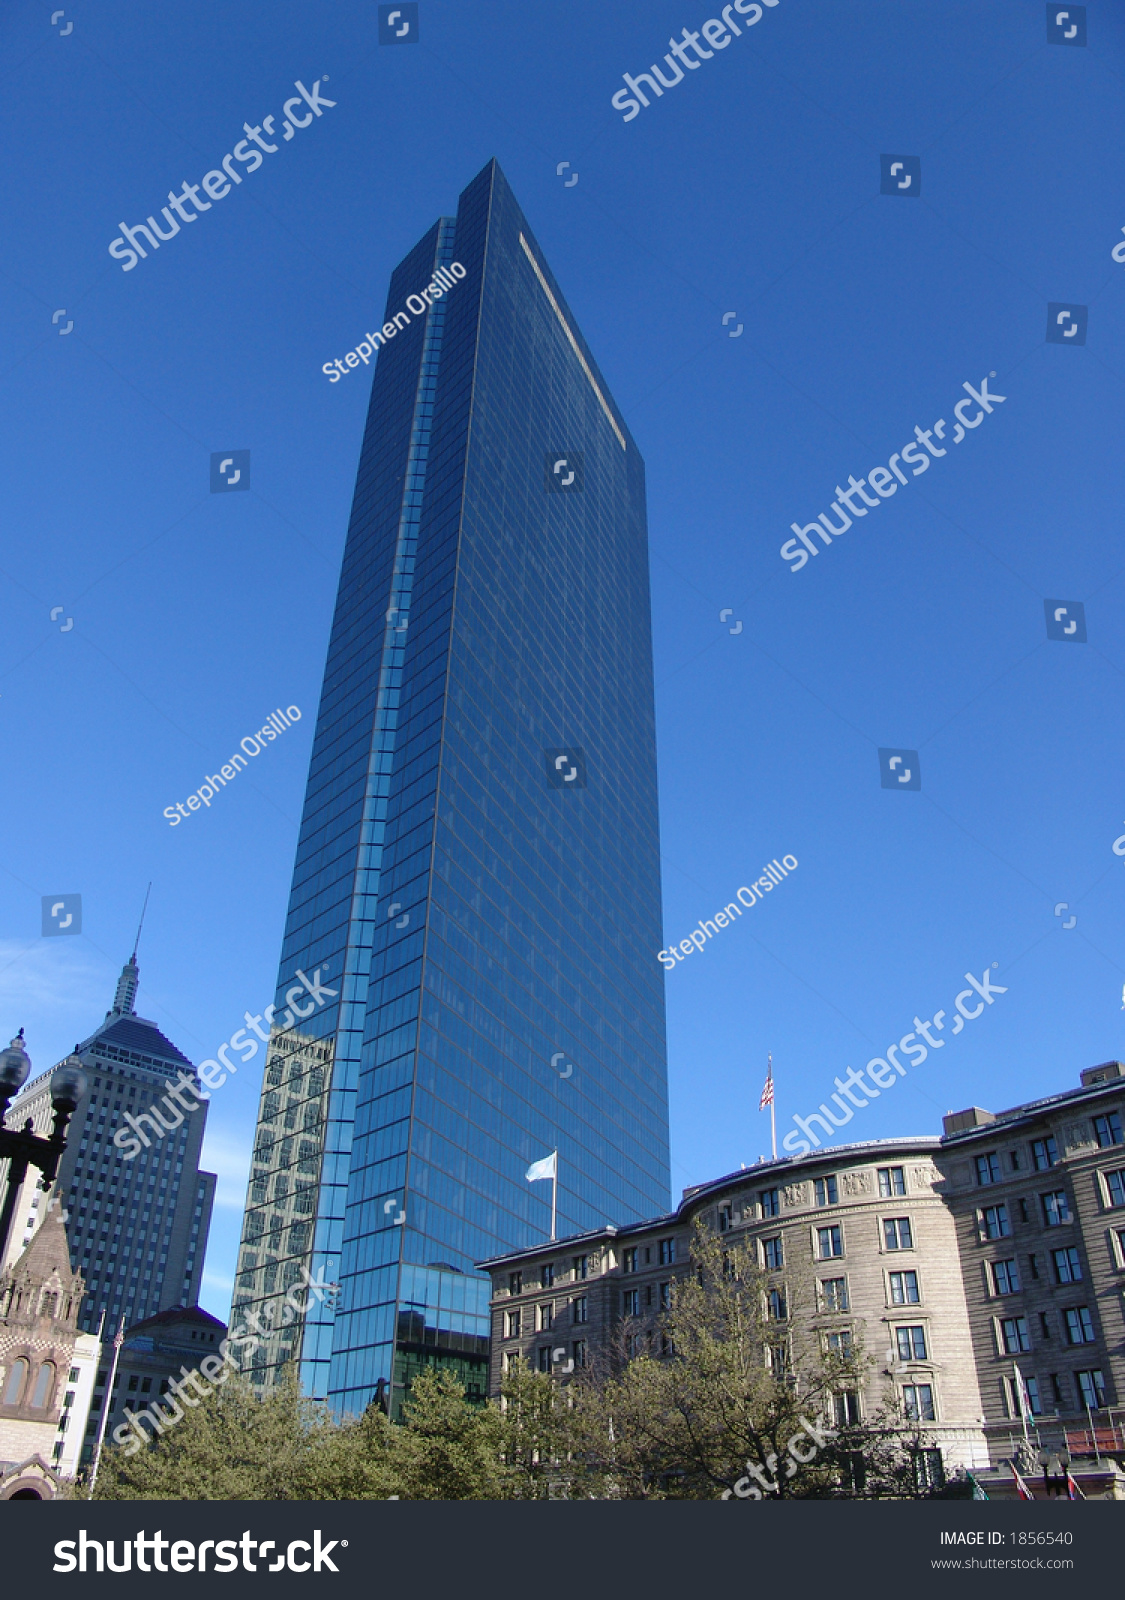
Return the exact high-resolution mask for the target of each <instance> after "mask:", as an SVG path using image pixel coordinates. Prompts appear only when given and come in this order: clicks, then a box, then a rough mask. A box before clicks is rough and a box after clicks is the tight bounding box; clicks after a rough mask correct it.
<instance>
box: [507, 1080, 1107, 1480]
mask: <svg viewBox="0 0 1125 1600" xmlns="http://www.w3.org/2000/svg"><path fill="white" fill-rule="evenodd" d="M1123 1124H1125V1066H1121V1065H1119V1064H1118V1063H1115V1062H1114V1063H1108V1064H1106V1065H1105V1066H1102V1067H1098V1068H1091V1069H1090V1070H1089V1071H1088V1072H1084V1073H1083V1074H1082V1087H1081V1088H1080V1089H1078V1090H1076V1091H1071V1092H1069V1093H1065V1094H1061V1095H1056V1096H1053V1097H1052V1098H1050V1099H1049V1100H1044V1101H1038V1102H1035V1103H1033V1104H1031V1105H1026V1106H1020V1107H1016V1108H1015V1109H1014V1110H1011V1111H1007V1112H1003V1113H1000V1114H996V1115H994V1114H993V1113H991V1112H985V1111H981V1110H979V1109H977V1108H974V1109H973V1110H970V1111H966V1112H958V1113H956V1114H954V1115H952V1116H949V1117H947V1118H946V1119H945V1131H944V1134H943V1136H942V1137H940V1138H938V1137H933V1136H931V1137H919V1138H910V1139H884V1140H878V1141H875V1142H872V1143H867V1144H850V1145H838V1146H834V1147H832V1148H830V1149H820V1150H817V1151H815V1152H813V1153H810V1154H807V1155H803V1156H797V1157H792V1158H786V1159H783V1160H776V1161H766V1162H759V1163H758V1164H757V1165H756V1166H754V1167H749V1168H744V1169H742V1170H741V1171H739V1172H736V1173H731V1174H730V1175H728V1176H727V1177H724V1178H720V1179H718V1180H717V1181H715V1182H712V1183H708V1184H702V1185H699V1186H697V1187H695V1188H692V1189H688V1190H686V1191H685V1193H684V1197H683V1200H682V1202H681V1204H680V1205H679V1207H678V1208H677V1210H676V1211H674V1212H672V1213H670V1214H669V1215H668V1216H665V1217H660V1218H657V1219H655V1220H653V1221H651V1222H645V1223H638V1224H631V1225H629V1226H625V1227H621V1228H614V1227H605V1228H602V1229H598V1230H596V1231H594V1232H592V1233H589V1234H585V1235H581V1236H579V1237H576V1238H572V1239H565V1240H560V1241H557V1242H555V1243H549V1244H542V1245H539V1246H535V1247H533V1248H529V1249H527V1250H522V1251H515V1252H512V1253H510V1254H508V1255H505V1256H502V1257H498V1258H496V1259H494V1260H491V1261H486V1262H484V1263H482V1270H485V1271H488V1272H489V1273H490V1275H491V1278H492V1286H493V1296H492V1355H491V1363H490V1386H489V1392H490V1394H491V1395H493V1396H496V1395H498V1394H499V1391H500V1382H501V1377H502V1374H503V1371H504V1370H505V1368H506V1366H507V1364H508V1363H509V1362H510V1360H511V1359H512V1358H513V1357H514V1356H515V1355H516V1354H520V1355H522V1356H523V1357H524V1359H525V1360H526V1361H527V1362H528V1363H529V1364H530V1365H531V1366H532V1367H533V1368H535V1369H537V1370H539V1371H544V1372H547V1371H550V1372H553V1373H555V1374H556V1375H557V1376H559V1377H561V1378H565V1377H566V1376H567V1375H568V1374H569V1373H571V1372H572V1371H574V1370H575V1368H577V1367H580V1366H582V1365H585V1364H588V1363H590V1362H594V1361H601V1362H613V1361H616V1360H620V1359H627V1357H628V1354H629V1353H630V1350H635V1349H637V1348H639V1346H640V1343H641V1342H645V1343H648V1344H649V1346H650V1348H654V1349H657V1350H659V1348H660V1339H661V1335H660V1311H661V1308H662V1306H664V1305H665V1304H666V1303H667V1297H668V1295H669V1293H670V1289H671V1285H672V1284H674V1282H675V1281H676V1278H677V1277H678V1276H681V1275H682V1274H683V1273H684V1272H685V1270H686V1269H687V1262H688V1253H689V1246H690V1239H691V1234H692V1230H693V1227H694V1225H695V1223H696V1221H697V1219H699V1220H702V1222H703V1223H704V1224H705V1225H706V1226H707V1227H708V1228H709V1229H711V1230H713V1231H716V1232H719V1233H721V1234H724V1235H729V1236H730V1238H731V1239H732V1240H747V1241H749V1242H750V1243H751V1244H752V1246H753V1248H754V1251H755V1254H756V1256H757V1259H758V1262H759V1265H760V1266H761V1267H762V1268H763V1269H765V1270H766V1271H768V1272H769V1274H770V1276H771V1280H772V1281H773V1282H774V1283H776V1285H777V1287H778V1289H779V1290H780V1291H782V1294H783V1296H784V1306H783V1309H784V1311H785V1313H786V1320H785V1321H784V1322H779V1329H780V1330H783V1329H784V1328H785V1327H794V1326H796V1325H797V1323H798V1321H799V1322H800V1325H801V1326H802V1328H803V1329H811V1330H812V1331H813V1332H816V1333H819V1334H820V1335H821V1336H822V1337H824V1338H825V1339H826V1340H828V1339H830V1338H831V1337H832V1336H833V1335H839V1334H850V1336H851V1338H852V1340H853V1342H859V1341H862V1345H863V1347H864V1350H865V1352H866V1353H867V1354H868V1355H870V1356H873V1357H875V1362H876V1364H875V1366H874V1367H873V1368H872V1369H871V1372H870V1376H869V1378H868V1381H867V1383H866V1384H865V1386H864V1389H863V1392H862V1393H861V1394H859V1395H858V1396H855V1397H852V1398H849V1397H846V1396H841V1397H840V1399H839V1401H838V1411H839V1415H840V1416H841V1417H843V1416H845V1415H847V1414H849V1408H850V1409H851V1412H852V1413H853V1414H854V1410H855V1409H856V1408H858V1410H859V1411H860V1413H861V1414H864V1413H866V1414H870V1413H871V1411H873V1410H874V1408H875V1407H876V1406H877V1405H878V1404H879V1402H880V1400H882V1399H883V1398H884V1396H885V1394H886V1392H887V1390H888V1388H893V1390H894V1392H895V1393H896V1395H897V1398H898V1400H899V1402H900V1404H901V1405H902V1406H903V1409H904V1411H905V1412H906V1414H907V1415H913V1416H916V1417H917V1418H918V1420H919V1421H920V1423H921V1424H922V1426H923V1428H924V1431H925V1432H926V1433H927V1434H928V1435H929V1436H930V1437H931V1438H932V1439H933V1440H934V1442H935V1444H936V1445H937V1446H938V1447H939V1448H940V1449H941V1451H942V1457H943V1463H944V1467H945V1469H946V1471H947V1472H948V1471H955V1470H957V1469H958V1468H972V1469H973V1470H976V1471H979V1470H980V1469H982V1468H984V1467H986V1466H987V1464H988V1462H989V1461H990V1460H992V1459H1007V1457H1009V1456H1011V1455H1012V1454H1013V1453H1016V1451H1017V1448H1018V1447H1019V1445H1020V1443H1021V1441H1022V1436H1023V1419H1022V1417H1021V1416H1020V1414H1019V1411H1018V1402H1017V1400H1016V1395H1015V1390H1014V1389H1013V1382H1014V1381H1015V1366H1016V1365H1019V1368H1020V1373H1021V1376H1022V1377H1023V1379H1024V1382H1025V1384H1026V1394H1027V1402H1028V1405H1029V1407H1030V1410H1031V1413H1032V1415H1031V1417H1030V1419H1029V1441H1030V1443H1031V1444H1033V1445H1036V1446H1038V1445H1044V1446H1051V1447H1052V1448H1054V1447H1056V1445H1057V1447H1058V1448H1066V1447H1067V1445H1068V1442H1069V1448H1070V1449H1071V1451H1072V1453H1075V1454H1078V1453H1081V1441H1080V1439H1079V1438H1078V1434H1077V1432H1076V1430H1077V1429H1079V1428H1081V1427H1085V1426H1086V1423H1087V1417H1086V1411H1085V1403H1086V1399H1087V1398H1088V1399H1089V1400H1090V1402H1091V1413H1097V1416H1096V1418H1095V1417H1093V1416H1092V1417H1091V1419H1090V1420H1091V1421H1094V1420H1096V1421H1097V1422H1098V1424H1099V1436H1098V1437H1099V1446H1100V1448H1101V1449H1103V1450H1104V1451H1105V1453H1106V1454H1111V1453H1112V1451H1111V1450H1110V1449H1109V1448H1108V1446H1109V1444H1110V1443H1114V1442H1115V1448H1117V1449H1118V1451H1119V1453H1120V1454H1123V1455H1125V1430H1123V1429H1121V1428H1120V1426H1119V1425H1118V1423H1117V1422H1115V1420H1114V1415H1113V1412H1112V1409H1111V1408H1112V1407H1113V1406H1114V1405H1115V1404H1116V1403H1117V1401H1118V1400H1119V1399H1121V1398H1122V1397H1123V1396H1125V1145H1123V1144H1122V1142H1121V1141H1122V1137H1123V1135H1122V1127H1123ZM1049 1141H1050V1142H1049ZM982 1161H983V1165H981V1164H980V1163H981V1162H982ZM994 1173H995V1176H994ZM1060 1197H1061V1198H1060ZM997 1206H1002V1207H1004V1208H1006V1209H1005V1210H1004V1211H1003V1212H997V1211H996V1209H995V1208H996V1207H997ZM1003 1228H1006V1229H1007V1231H1006V1232H1005V1231H1000V1230H1002V1229H1003ZM992 1234H995V1237H992V1236H990V1235H992ZM1060 1252H1061V1254H1060ZM1009 1263H1011V1265H1009ZM1083 1375H1084V1376H1083ZM1035 1434H1038V1436H1039V1437H1038V1439H1036V1438H1035V1437H1034V1435H1035ZM1110 1434H1112V1440H1111V1438H1110ZM1118 1435H1120V1438H1118ZM1025 1459H1026V1457H1025Z"/></svg>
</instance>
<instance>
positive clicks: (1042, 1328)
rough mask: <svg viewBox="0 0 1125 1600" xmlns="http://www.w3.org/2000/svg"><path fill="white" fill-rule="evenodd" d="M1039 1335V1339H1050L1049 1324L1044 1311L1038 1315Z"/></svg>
mask: <svg viewBox="0 0 1125 1600" xmlns="http://www.w3.org/2000/svg"><path fill="white" fill-rule="evenodd" d="M1039 1333H1040V1337H1041V1338H1044V1339H1049V1338H1050V1337H1051V1324H1050V1322H1049V1320H1048V1318H1047V1313H1046V1312H1045V1311H1041V1312H1040V1313H1039Z"/></svg>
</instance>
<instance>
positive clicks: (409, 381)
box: [234, 163, 670, 1411]
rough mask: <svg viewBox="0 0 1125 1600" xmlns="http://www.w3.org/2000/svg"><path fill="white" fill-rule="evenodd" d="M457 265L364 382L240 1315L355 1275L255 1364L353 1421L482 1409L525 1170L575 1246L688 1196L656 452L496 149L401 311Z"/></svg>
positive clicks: (521, 1219) (520, 1236)
mask: <svg viewBox="0 0 1125 1600" xmlns="http://www.w3.org/2000/svg"><path fill="white" fill-rule="evenodd" d="M454 263H456V264H457V265H458V268H459V269H460V268H463V269H464V276H460V275H459V272H458V274H455V277H457V278H458V281H456V282H455V283H454V284H453V285H452V287H450V288H449V289H448V292H446V293H443V294H442V296H441V297H440V298H436V297H435V300H434V304H433V305H432V307H430V308H429V309H423V311H422V312H421V313H420V314H417V315H413V316H411V317H410V320H409V322H408V324H407V325H403V323H404V322H405V318H404V319H403V320H402V322H400V325H399V331H398V332H397V333H396V335H395V336H394V338H392V339H390V340H388V342H387V343H386V345H385V346H384V347H383V348H382V349H381V350H380V352H379V356H378V361H377V364H376V367H375V372H374V378H373V386H372V396H371V405H370V410H369V413H368V420H367V427H366V431H365V436H364V442H363V449H362V454H361V459H360V467H359V474H358V480H357V484H356V493H355V500H354V504H353V510H352V519H351V525H350V528H349V533H348V541H347V547H346V550H345V555H344V563H343V571H342V575H341V582H340V590H339V594H338V598H337V605H336V614H335V618H334V622H333V629H332V637H331V642H330V645H329V652H328V662H327V667H326V672H325V681H324V689H323V693H322V698H321V704H320V711H319V716H318V721H317V729H316V735H315V740H314V746H313V754H312V761H311V766H310V773H309V783H308V791H307V794H306V800H305V810H304V817H303V821H302V828H301V835H300V842H299V845H298V851H297V861H296V867H295V871H294V880H293V891H292V897H291V901H290V907H289V915H288V921H287V926H286V934H285V942H284V947H283V951H282V960H281V970H280V974H279V977H280V985H279V990H278V1001H277V1008H278V1012H279V1014H280V1013H281V1011H282V1007H283V1005H284V1003H285V1002H284V998H283V997H284V995H285V992H286V990H287V989H288V988H289V987H290V986H291V985H292V983H293V982H294V974H295V973H296V971H297V969H298V968H299V969H301V970H302V971H304V972H306V973H308V974H310V976H311V975H312V974H313V972H314V969H316V968H321V969H322V981H323V982H326V983H329V984H330V985H331V986H332V987H333V988H334V989H337V990H338V991H339V994H338V997H336V998H334V999H331V1000H329V1002H328V1003H327V1004H326V1005H325V1006H323V1007H322V1008H321V1009H320V1010H318V1011H317V1012H316V1013H315V1014H314V1015H312V1016H309V1017H308V1018H307V1020H303V1021H302V1022H301V1023H300V1024H298V1025H297V1027H291V1028H290V1029H289V1030H288V1031H287V1032H286V1031H280V1030H278V1029H277V1028H275V1030H274V1036H273V1039H272V1041H271V1051H270V1061H269V1063H268V1065H267V1082H266V1084H264V1085H263V1100H262V1107H261V1112H260V1117H259V1129H258V1137H257V1141H256V1145H255V1154H254V1167H253V1171H252V1175H251V1189H250V1197H249V1202H248V1209H247V1217H246V1223H245V1226H244V1233H243V1244H242V1253H241V1257H240V1262H239V1274H238V1279H237V1283H236V1289H235V1299H234V1315H235V1319H236V1321H237V1320H238V1317H239V1313H240V1311H241V1312H242V1313H243V1314H245V1312H246V1311H247V1310H249V1311H250V1312H251V1313H252V1314H255V1315H256V1316H257V1318H258V1320H259V1321H260V1322H261V1323H262V1324H263V1325H264V1326H267V1327H270V1326H272V1324H271V1322H270V1312H269V1309H268V1306H269V1300H270V1295H271V1293H273V1292H275V1291H276V1290H278V1289H280V1288H282V1287H285V1286H287V1285H288V1284H290V1283H292V1282H294V1281H296V1280H298V1279H300V1278H301V1274H302V1269H303V1268H304V1269H307V1270H308V1271H310V1272H311V1273H312V1275H313V1276H314V1277H316V1276H321V1277H322V1278H323V1279H326V1280H327V1281H329V1282H332V1283H337V1284H338V1285H339V1290H338V1292H337V1293H336V1294H334V1295H331V1296H329V1297H328V1298H326V1299H325V1300H324V1301H323V1302H322V1303H319V1304H315V1303H314V1305H313V1306H312V1307H310V1310H309V1312H308V1314H307V1316H305V1317H304V1318H303V1319H302V1320H299V1321H298V1322H296V1323H291V1324H290V1325H289V1326H286V1327H285V1328H283V1329H279V1330H278V1331H277V1332H276V1334H275V1335H274V1336H271V1337H270V1338H269V1339H267V1340H266V1341H265V1343H264V1345H263V1349H262V1352H261V1358H262V1361H263V1368H262V1371H261V1376H262V1377H263V1379H268V1377H269V1376H270V1375H271V1374H272V1373H273V1372H275V1371H276V1370H277V1363H278V1362H280V1361H282V1360H284V1359H285V1358H286V1357H287V1356H288V1355H289V1354H295V1355H299V1358H300V1361H301V1370H302V1377H303V1380H304V1382H305V1385H306V1387H307V1388H308V1389H309V1391H310V1392H312V1393H315V1394H318V1395H324V1396H326V1397H328V1398H329V1399H330V1400H331V1401H332V1403H333V1405H334V1406H336V1407H337V1408H338V1409H340V1410H342V1411H359V1410H361V1409H362V1408H363V1407H364V1406H365V1405H366V1404H367V1403H369V1401H370V1400H371V1399H372V1398H373V1397H375V1396H376V1395H379V1396H382V1397H385V1398H387V1399H388V1401H389V1403H390V1404H391V1407H392V1409H397V1405H398V1404H399V1403H400V1401H401V1398H402V1394H403V1391H404V1389H405V1387H406V1386H407V1385H408V1384H409V1382H410V1379H411V1377H412V1376H413V1374H414V1373H415V1372H416V1371H417V1370H419V1368H420V1366H422V1365H424V1364H426V1363H429V1362H434V1361H439V1362H441V1363H443V1364H447V1365H451V1366H453V1367H454V1368H455V1370H456V1371H457V1372H458V1374H459V1375H460V1376H461V1378H462V1380H463V1381H464V1382H465V1383H466V1385H467V1387H468V1388H469V1390H470V1392H473V1391H474V1390H475V1391H477V1392H479V1393H480V1394H481V1395H482V1396H483V1394H484V1393H485V1392H486V1387H487V1334H488V1297H489V1282H488V1279H487V1278H486V1277H485V1276H484V1275H482V1274H478V1273H476V1272H475V1270H474V1263H475V1262H476V1261H478V1260H481V1259H483V1258H485V1257H488V1256H493V1255H496V1254H498V1253H500V1252H502V1251H504V1250H507V1249H512V1248H517V1247H521V1246H525V1245H528V1244H531V1243H533V1242H534V1241H536V1240H537V1239H541V1238H546V1237H547V1235H548V1232H549V1227H550V1201H551V1185H550V1183H549V1182H544V1183H537V1184H534V1185H532V1184H528V1183H527V1182H526V1181H525V1178H524V1173H525V1171H526V1169H527V1167H528V1165H529V1163H530V1162H532V1161H535V1160H538V1159H540V1158H541V1157H543V1156H546V1155H549V1154H550V1152H551V1151H552V1150H554V1149H558V1151H559V1185H558V1232H559V1234H560V1235H564V1234H567V1233H570V1232H575V1231H579V1230H584V1229H587V1228H591V1227H595V1226H600V1225H602V1224H604V1223H605V1222H607V1221H608V1222H615V1223H623V1222H628V1221H637V1220H640V1219H642V1218H645V1217H648V1216H651V1215H654V1214H656V1213H658V1212H661V1211H665V1210H667V1209H668V1206H669V1200H670V1195H669V1179H668V1114H667V1082H666V1067H665V1043H664V1000H663V974H662V969H661V967H660V965H659V963H658V962H657V961H656V959H655V952H656V951H657V950H658V949H659V948H660V944H661V910H660V880H659V852H658V828H657V804H656V758H655V741H654V728H653V704H652V700H653V695H652V651H651V638H650V622H649V590H648V553H647V529H646V519H645V499H644V465H643V462H642V461H641V458H640V456H639V454H638V452H637V449H636V446H635V445H634V443H633V441H632V439H631V438H630V437H629V433H628V429H627V428H626V427H625V425H624V422H623V421H622V419H621V417H620V415H619V414H618V412H617V409H616V407H615V406H614V404H613V402H612V399H611V398H610V396H609V391H608V389H607V387H606V384H605V382H604V380H603V379H602V377H601V375H600V374H599V373H598V371H597V368H596V366H595V364H594V361H593V358H592V356H591V355H590V352H589V350H588V349H587V348H586V345H585V343H584V341H583V339H582V336H581V334H580V333H579V331H578V328H577V325H576V323H575V321H574V318H573V316H572V315H571V313H570V311H569V309H568V308H567V306H566V302H565V300H564V299H563V297H562V294H561V292H560V290H559V288H558V286H557V285H556V284H555V282H554V279H553V277H552V275H551V273H550V270H549V268H548V267H547V265H546V263H545V261H544V259H543V256H542V254H541V252H540V250H539V247H538V245H537V244H536V242H535V240H534V237H533V235H532V233H531V231H530V229H529V228H528V226H527V223H526V221H525V220H524V218H523V215H522V213H521V212H520V210H519V207H518V206H517V204H516V202H515V199H514V198H513V196H512V193H511V191H510V189H509V188H508V185H507V183H506V181H505V179H504V177H503V175H502V174H501V172H500V170H499V168H498V167H497V166H496V165H495V163H491V164H490V165H489V166H488V167H486V168H485V170H484V171H483V172H482V173H480V174H479V176H478V177H477V178H476V179H475V180H474V181H473V182H472V183H471V184H470V185H469V186H468V188H467V189H466V190H465V191H464V193H463V194H462V196H461V199H460V204H459V207H458V212H457V216H456V218H455V219H450V218H446V219H443V220H441V221H440V222H439V223H437V224H435V226H434V227H433V228H432V229H431V230H430V232H429V233H427V235H426V236H425V238H424V239H422V240H421V242H420V243H419V244H418V245H417V246H416V247H415V248H414V250H413V251H411V253H410V254H409V255H408V256H407V257H406V259H405V260H404V261H403V262H402V263H401V264H400V266H399V267H398V268H397V269H396V271H395V273H394V275H393V276H392V279H391V284H390V291H389V294H388V298H387V308H386V311H385V313H384V315H385V317H386V319H387V323H388V324H389V323H390V322H391V319H392V318H393V317H394V316H395V314H396V313H400V312H403V311H404V309H405V308H406V305H407V297H408V296H411V295H416V294H417V292H418V290H419V289H421V288H423V287H426V286H428V285H429V284H430V283H431V280H432V278H433V275H434V272H435V269H436V268H437V267H439V266H446V267H449V266H452V265H453V264H454ZM412 306H424V302H422V301H417V300H416V301H413V302H412ZM298 1028H299V1030H300V1031H299V1035H298V1032H297V1029H298ZM314 1043H315V1044H316V1045H317V1046H318V1061H317V1065H318V1066H322V1067H323V1068H324V1069H325V1072H326V1076H325V1079H324V1082H323V1088H322V1093H321V1096H320V1099H319V1101H317V1102H316V1103H317V1105H318V1107H319V1110H318V1111H317V1112H316V1113H315V1114H313V1115H310V1107H311V1105H312V1103H313V1101H314V1099H315V1096H313V1095H311V1094H305V1093H304V1092H303V1089H302V1088H301V1087H300V1085H301V1081H302V1072H303V1071H304V1069H303V1068H302V1069H301V1070H300V1071H299V1070H298V1066H299V1062H300V1060H301V1059H303V1057H304V1056H308V1054H309V1051H310V1050H311V1049H312V1047H313V1045H314ZM291 1060H292V1061H293V1063H294V1064H293V1065H292V1066H289V1065H287V1064H286V1063H287V1062H289V1061H291ZM271 1070H272V1072H273V1076H274V1077H275V1078H276V1079H277V1080H278V1081H277V1083H276V1084H273V1083H271V1082H270V1081H269V1080H270V1074H271ZM290 1077H292V1078H293V1081H294V1085H295V1087H294V1089H293V1090H292V1091H290V1090H289V1088H288V1087H287V1085H288V1083H289V1079H290ZM302 1118H308V1120H309V1126H308V1129H307V1131H306V1132H305V1133H304V1135H303V1137H304V1140H305V1142H306V1143H307V1144H308V1147H309V1148H308V1150H307V1151H305V1162H304V1164H306V1165H307V1167H308V1168H315V1175H314V1173H313V1172H311V1171H309V1170H306V1171H304V1172H302V1171H301V1170H300V1168H301V1166H302V1151H303V1150H304V1144H302V1143H300V1142H299V1140H300V1137H301V1136H300V1133H299V1129H298V1127H297V1124H299V1123H301V1119H302ZM317 1118H319V1120H317ZM286 1119H290V1120H289V1124H288V1126H287V1125H286ZM287 1141H288V1143H287ZM298 1203H299V1204H300V1205H301V1206H306V1205H307V1206H308V1207H309V1210H308V1213H306V1212H304V1211H295V1210H294V1207H295V1206H296V1205H297V1204H298ZM306 1216H307V1217H308V1220H307V1221H306V1220H305V1218H306ZM388 1389H389V1390H390V1393H389V1394H388Z"/></svg>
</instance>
